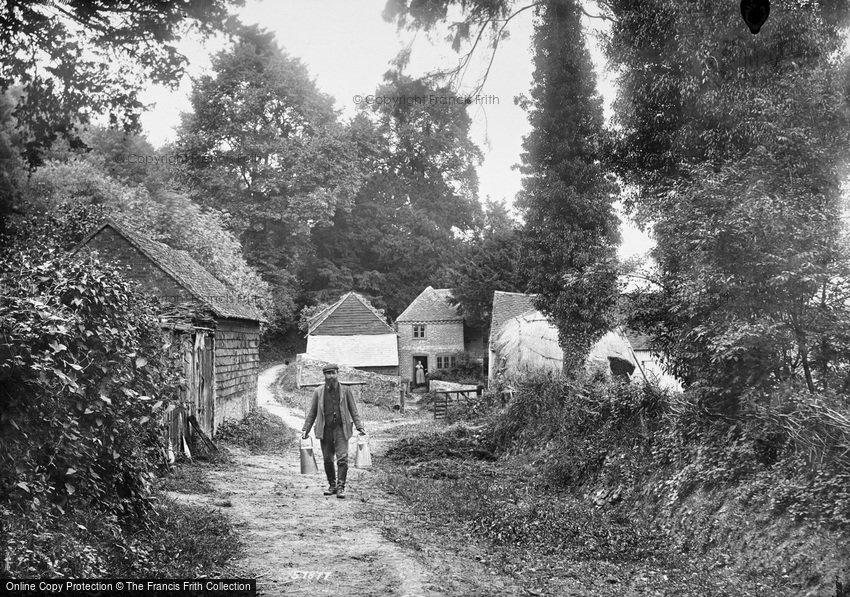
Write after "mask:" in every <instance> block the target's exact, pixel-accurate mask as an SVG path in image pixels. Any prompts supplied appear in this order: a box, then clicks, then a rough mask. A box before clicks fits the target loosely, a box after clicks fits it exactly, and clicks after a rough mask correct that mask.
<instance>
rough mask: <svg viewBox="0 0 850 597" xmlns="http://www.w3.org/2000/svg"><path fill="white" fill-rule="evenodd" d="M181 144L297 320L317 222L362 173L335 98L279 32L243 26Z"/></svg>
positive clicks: (341, 203) (193, 175)
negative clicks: (301, 277)
mask: <svg viewBox="0 0 850 597" xmlns="http://www.w3.org/2000/svg"><path fill="white" fill-rule="evenodd" d="M191 101H192V108H193V110H192V112H191V113H189V114H186V115H185V116H184V121H183V124H182V126H181V129H180V131H179V140H178V149H179V150H180V151H181V152H182V154H183V156H184V158H185V160H184V164H185V166H186V167H185V174H186V180H187V182H188V183H189V185H190V186H192V187H193V188H196V189H198V190H201V191H202V193H201V195H200V197H201V198H202V200H203V201H204V202H205V204H207V205H209V206H212V207H215V208H217V209H220V210H223V211H224V212H226V213H228V214H230V216H231V218H232V223H233V227H234V229H235V230H236V231H237V232H238V234H239V236H240V239H241V241H242V244H243V246H244V249H245V254H246V257H247V258H248V260H249V261H250V262H251V263H252V265H254V266H256V267H257V268H258V269H259V270H260V271H261V272H262V273H263V275H264V277H266V279H267V280H268V281H269V282H271V283H272V284H273V285H274V287H275V295H276V297H278V298H280V299H281V301H283V302H282V303H281V305H282V306H283V305H284V304H285V305H288V307H287V309H282V310H281V311H280V317H281V318H282V321H281V323H282V324H285V323H290V324H291V323H293V322H294V321H295V313H294V311H293V310H292V308H291V306H292V305H294V303H293V301H294V300H295V298H296V297H297V296H298V294H299V292H300V288H299V283H298V281H297V279H296V276H295V274H296V272H297V271H298V269H299V268H300V267H301V265H302V264H303V263H304V261H305V260H306V259H307V258H308V257H309V255H310V252H311V245H310V236H309V234H310V229H311V228H313V227H314V226H316V225H319V224H322V223H327V222H329V220H330V218H331V217H332V216H333V214H334V212H335V210H336V209H337V208H338V207H339V208H341V209H343V210H344V209H347V208H348V206H349V205H350V203H351V201H352V198H353V195H354V193H355V192H356V191H357V189H358V188H359V186H360V178H361V176H360V173H359V171H358V170H357V169H356V168H353V167H352V164H355V165H356V161H355V160H354V156H353V155H352V150H351V148H350V146H349V144H348V143H347V140H346V138H345V132H344V130H343V128H342V127H341V125H340V124H339V123H338V122H337V114H336V112H335V111H334V108H333V99H332V98H331V97H329V96H327V95H325V94H323V93H321V92H319V91H318V89H317V88H316V85H315V83H314V82H313V80H312V79H311V78H310V76H309V74H308V72H307V69H306V67H305V66H304V65H303V64H302V63H301V62H300V61H299V60H298V59H296V58H292V57H290V56H288V55H287V54H286V53H285V52H283V51H282V50H281V49H280V48H279V47H278V45H277V43H276V42H275V40H274V37H273V35H271V34H269V33H265V32H263V31H261V30H260V29H258V28H256V27H252V28H245V29H243V30H242V31H241V33H240V35H239V37H238V38H237V40H236V42H235V43H234V45H233V47H232V48H230V49H228V50H227V51H224V52H222V53H220V54H219V55H218V56H216V57H215V59H214V60H213V74H212V75H207V76H203V77H201V78H200V79H198V80H197V81H196V83H195V86H194V88H193V91H192V96H191Z"/></svg>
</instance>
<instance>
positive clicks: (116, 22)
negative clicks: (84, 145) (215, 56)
mask: <svg viewBox="0 0 850 597" xmlns="http://www.w3.org/2000/svg"><path fill="white" fill-rule="evenodd" d="M241 4H244V0H126V1H124V2H114V1H113V0H56V1H42V2H31V1H29V0H6V1H5V2H3V4H2V5H0V47H2V48H4V51H3V53H2V57H0V93H5V92H6V91H7V90H9V89H10V88H12V87H15V86H17V87H19V88H20V90H21V92H22V95H21V100H20V101H19V102H18V104H17V106H16V107H15V113H14V115H15V119H16V121H17V123H18V126H19V127H20V129H21V130H22V131H23V132H24V136H25V138H24V142H25V155H26V158H27V162H28V163H29V164H30V165H31V166H37V165H38V164H39V162H40V161H41V154H42V152H43V151H44V150H45V149H46V148H48V147H50V145H51V144H52V143H53V141H54V140H56V139H57V138H60V137H64V138H67V139H69V140H71V141H72V142H74V143H77V144H79V143H80V142H81V140H80V138H79V136H78V134H79V130H78V125H80V124H85V123H87V122H88V120H89V119H90V118H91V116H92V115H96V114H109V116H110V120H111V122H112V123H113V124H119V123H122V122H123V124H124V125H125V126H126V127H128V129H138V126H139V122H138V117H139V115H140V113H141V110H142V108H143V106H142V104H141V102H140V101H139V99H138V95H139V91H141V90H142V89H143V88H144V84H145V83H146V82H147V81H153V82H155V83H167V84H172V85H176V84H177V83H179V81H180V78H181V76H182V75H183V73H184V70H185V67H186V63H187V60H186V57H185V56H183V55H182V54H180V52H179V51H178V49H177V45H176V44H177V42H178V40H179V39H180V37H181V36H182V35H183V34H184V33H185V32H187V31H189V30H194V31H198V32H200V33H201V34H203V35H210V34H212V33H213V32H216V31H222V30H224V29H225V26H226V23H227V20H228V5H241Z"/></svg>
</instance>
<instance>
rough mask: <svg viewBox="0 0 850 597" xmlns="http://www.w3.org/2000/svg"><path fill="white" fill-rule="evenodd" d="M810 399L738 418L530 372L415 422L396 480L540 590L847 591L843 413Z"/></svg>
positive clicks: (395, 485) (501, 566) (394, 456)
mask: <svg viewBox="0 0 850 597" xmlns="http://www.w3.org/2000/svg"><path fill="white" fill-rule="evenodd" d="M804 398H805V400H797V399H795V397H794V396H793V395H789V396H787V397H786V401H785V402H784V403H782V404H779V405H777V404H774V405H773V406H765V405H758V404H753V405H750V406H748V407H747V409H746V410H744V409H742V411H741V412H739V413H737V415H736V416H735V417H734V418H728V417H721V416H718V415H716V414H711V413H708V412H705V411H703V410H701V409H700V407H699V405H698V404H697V403H696V402H693V401H691V400H690V399H689V397H688V396H687V395H685V396H682V395H675V396H674V395H667V394H663V393H659V392H657V391H654V390H651V389H638V388H635V387H633V386H620V385H608V384H604V383H594V382H590V381H587V380H584V381H582V382H567V381H552V380H538V381H532V382H528V383H527V384H526V385H525V386H523V387H521V388H520V389H519V391H518V392H517V393H516V394H515V396H514V399H513V401H512V402H511V403H510V404H508V405H507V406H506V408H504V409H503V410H499V409H498V408H496V409H494V410H491V411H489V412H490V415H489V416H484V417H479V418H477V419H474V420H472V421H469V422H467V423H463V422H461V423H458V424H456V425H454V426H451V427H448V428H446V429H445V430H441V431H437V432H433V431H432V432H427V433H418V434H417V433H414V431H413V430H410V429H408V430H407V431H406V435H405V437H401V438H399V440H398V441H397V442H396V443H395V444H394V445H392V446H391V447H390V448H389V449H388V452H387V456H388V458H389V460H390V461H391V462H392V463H393V464H392V468H391V469H390V473H391V474H390V475H389V477H388V482H387V483H388V484H387V488H388V490H390V491H392V492H394V493H395V494H397V495H399V496H402V497H403V498H404V499H405V500H406V502H407V503H408V505H410V506H411V507H414V508H416V509H417V510H420V511H422V512H426V513H428V514H429V515H431V516H435V517H439V518H441V519H444V518H449V519H451V520H452V521H453V522H454V524H453V525H452V526H450V527H446V528H445V530H448V531H451V532H452V533H453V534H454V535H455V536H456V537H457V539H458V540H461V539H462V538H466V539H467V540H469V539H473V540H475V541H476V542H478V543H479V544H481V545H482V546H485V549H486V550H487V551H488V552H489V553H490V554H491V555H490V560H489V561H490V564H491V565H492V566H493V567H494V568H495V569H496V570H498V571H500V572H503V573H508V574H511V575H512V576H513V577H515V578H521V579H523V584H524V586H526V588H529V587H532V588H534V589H536V590H537V591H539V592H540V594H545V595H638V594H640V595H643V594H651V595H701V596H714V595H716V596H720V595H728V596H742V597H743V596H747V597H755V596H762V595H763V596H768V595H770V596H776V595H780V596H783V595H787V596H806V597H814V596H822V597H833V596H836V595H838V596H839V597H844V596H846V595H847V594H850V590H848V584H850V570H848V568H847V566H848V562H850V559H848V554H850V541H848V539H850V535H848V527H847V516H848V513H850V509H848V487H850V485H849V484H848V483H847V468H846V461H844V460H842V457H841V451H839V448H841V447H842V446H843V445H844V444H842V441H844V440H843V439H842V437H847V436H842V435H841V434H842V433H843V432H844V431H846V428H845V427H843V426H842V425H843V423H842V418H841V417H842V416H844V415H842V414H841V412H845V411H844V410H843V409H842V408H841V407H840V405H837V404H833V405H831V406H830V405H826V404H819V403H815V402H813V401H812V400H811V399H810V398H808V397H807V396H804ZM836 409H837V410H836ZM477 411H480V409H477V410H476V412H477ZM802 429H806V431H805V433H803V432H802ZM807 447H808V448H809V449H806V448H807ZM814 447H819V451H818V450H815V449H814ZM494 455H495V456H497V457H498V459H497V460H495V461H494V460H493V457H494ZM844 456H845V457H846V454H845V455H844ZM410 532H411V533H414V534H415V533H416V531H415V530H413V529H411V530H410Z"/></svg>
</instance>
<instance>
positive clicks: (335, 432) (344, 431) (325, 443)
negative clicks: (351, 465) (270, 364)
mask: <svg viewBox="0 0 850 597" xmlns="http://www.w3.org/2000/svg"><path fill="white" fill-rule="evenodd" d="M338 371H339V367H337V366H336V365H326V366H325V367H324V368H323V369H322V373H324V374H325V383H324V384H323V385H321V386H319V387H318V388H316V389H315V390H314V391H313V400H312V404H311V405H310V412H308V413H307V419H306V420H305V421H304V428H303V429H302V430H301V431H302V437H303V438H304V439H307V437H308V436H309V434H310V427H311V426H312V425H313V422H314V421H315V422H316V428H315V430H314V431H315V434H316V438H317V439H318V440H320V442H321V446H322V455H323V456H324V459H325V474H326V475H327V477H328V484H329V487H328V489H327V491H325V495H334V494H335V495H336V497H338V498H344V497H345V478H346V476H347V475H348V440H349V439H350V438H351V420H352V418H353V419H354V426H355V427H357V431H359V432H360V435H365V434H366V430H365V429H364V428H363V423H361V422H360V415H359V414H358V413H357V404H355V402H354V396H353V395H352V393H351V389H350V388H348V387H347V386H343V385H342V384H340V383H339V381H338V380H337V372H338ZM334 456H336V468H337V469H338V470H339V477H337V473H336V472H335V471H334Z"/></svg>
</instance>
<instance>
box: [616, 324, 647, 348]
mask: <svg viewBox="0 0 850 597" xmlns="http://www.w3.org/2000/svg"><path fill="white" fill-rule="evenodd" d="M623 333H624V334H625V336H626V338H628V339H629V344H631V345H632V350H649V349H650V348H649V341H650V339H651V338H650V336H648V335H647V334H641V333H639V332H636V331H634V330H630V329H628V328H626V329H625V330H624V331H623Z"/></svg>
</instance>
